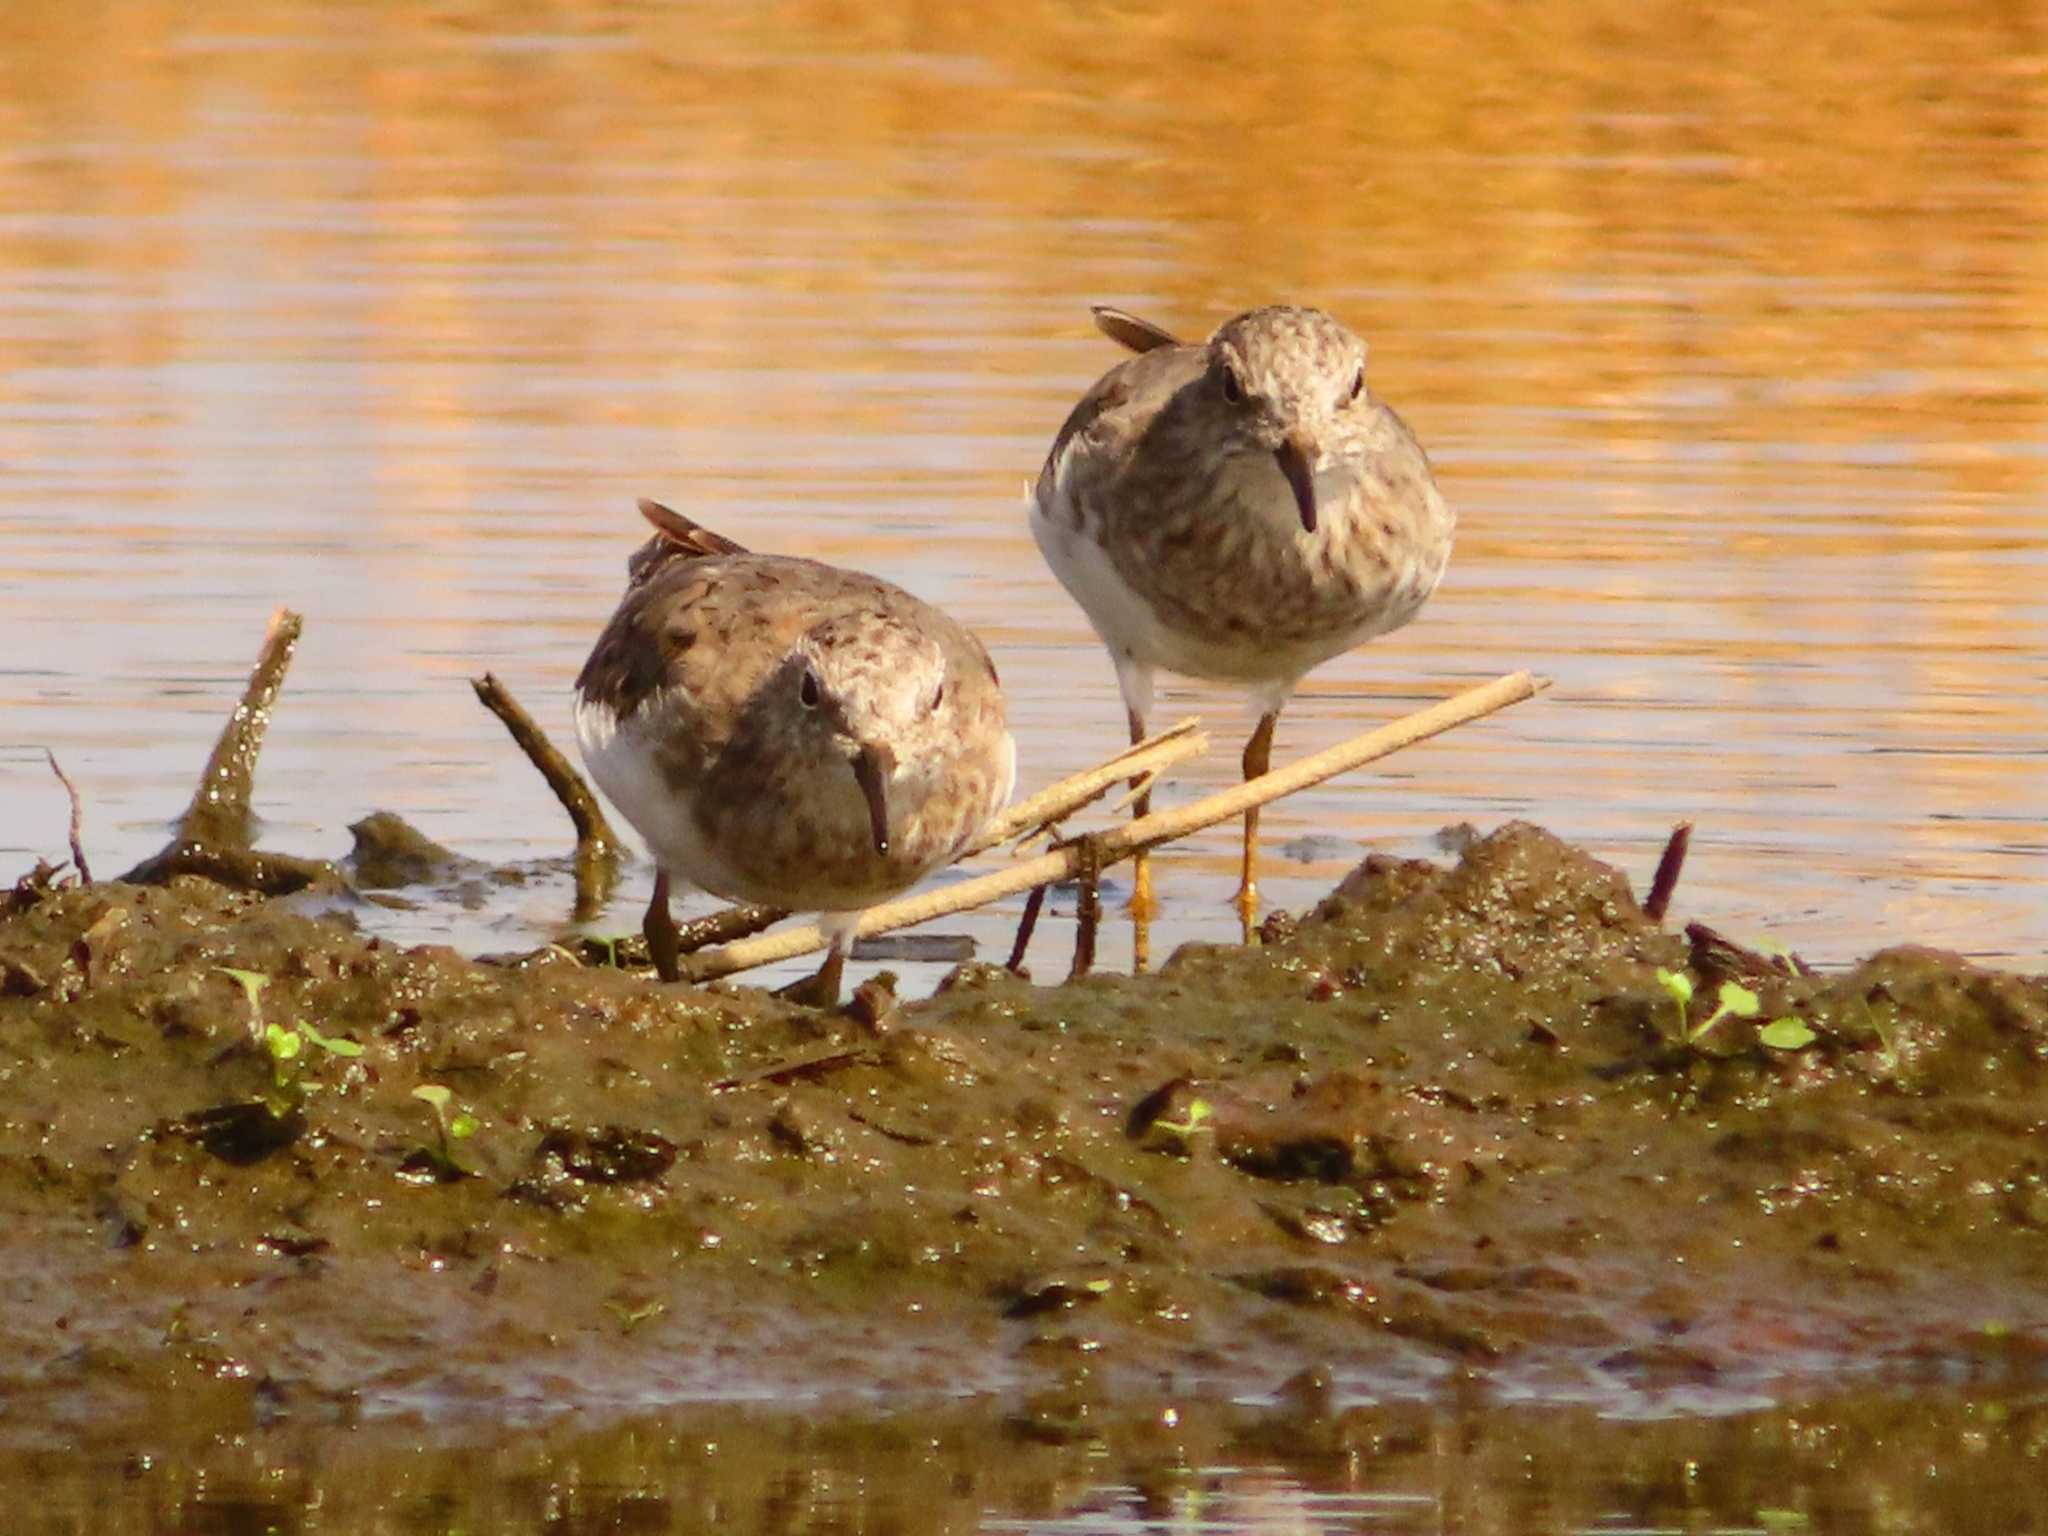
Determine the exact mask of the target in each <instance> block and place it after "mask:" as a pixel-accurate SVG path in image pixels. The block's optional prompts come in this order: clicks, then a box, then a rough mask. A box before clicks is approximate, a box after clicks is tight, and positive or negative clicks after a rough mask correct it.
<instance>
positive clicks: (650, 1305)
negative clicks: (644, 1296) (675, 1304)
mask: <svg viewBox="0 0 2048 1536" xmlns="http://www.w3.org/2000/svg"><path fill="white" fill-rule="evenodd" d="M604 1305H605V1310H606V1311H608V1312H610V1313H611V1314H612V1316H614V1317H616V1318H617V1319H618V1320H619V1332H621V1333H631V1332H632V1331H633V1330H634V1329H635V1328H638V1327H639V1326H640V1325H641V1324H642V1323H644V1322H646V1321H647V1320H648V1319H649V1318H651V1317H659V1316H661V1314H662V1313H664V1312H666V1311H667V1310H668V1303H667V1302H665V1301H650V1302H646V1303H643V1304H642V1305H640V1306H637V1307H629V1306H627V1305H626V1304H625V1303H624V1302H623V1301H607V1302H606V1303H605V1304H604Z"/></svg>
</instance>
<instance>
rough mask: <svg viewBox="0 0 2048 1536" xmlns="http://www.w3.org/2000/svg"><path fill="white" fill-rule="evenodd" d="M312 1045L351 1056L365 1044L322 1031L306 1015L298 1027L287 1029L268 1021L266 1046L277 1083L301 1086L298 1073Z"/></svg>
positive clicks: (289, 1086) (282, 1085) (265, 1028)
mask: <svg viewBox="0 0 2048 1536" xmlns="http://www.w3.org/2000/svg"><path fill="white" fill-rule="evenodd" d="M309 1045H311V1046H315V1047H317V1048H318V1049H320V1050H323V1051H325V1052H326V1053H327V1054H328V1055H330V1056H340V1057H344V1058H352V1057H356V1056H360V1055H362V1054H363V1048H362V1047H361V1046H360V1045H357V1044H356V1043H355V1041H353V1040H344V1039H341V1038H339V1037H337V1036H334V1035H323V1034H321V1033H320V1031H319V1030H317V1029H315V1028H314V1027H313V1026H312V1025H310V1024H308V1023H307V1022H306V1021H305V1020H304V1019H301V1020H299V1027H298V1028H297V1029H286V1028H285V1027H284V1026H283V1025H281V1024H268V1025H265V1026H264V1029H263V1048H264V1049H265V1050H267V1051H269V1052H270V1065H271V1071H272V1073H273V1075H274V1077H275V1080H276V1082H277V1086H278V1087H280V1088H295V1087H298V1086H300V1084H299V1074H300V1072H301V1070H302V1067H303V1063H304V1060H305V1049H306V1047H307V1046H309ZM294 1063H298V1064H299V1065H294Z"/></svg>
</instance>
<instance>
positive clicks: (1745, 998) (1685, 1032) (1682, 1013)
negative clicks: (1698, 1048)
mask: <svg viewBox="0 0 2048 1536" xmlns="http://www.w3.org/2000/svg"><path fill="white" fill-rule="evenodd" d="M1657 985H1658V986H1660V987H1662V988H1663V989H1664V991H1665V992H1666V993H1667V994H1668V995H1669V996H1670V998H1671V1006H1672V1008H1673V1009H1674V1010H1675V1012H1676V1014H1677V1021H1678V1028H1677V1029H1676V1030H1675V1031H1674V1032H1673V1033H1672V1036H1671V1038H1672V1039H1673V1040H1674V1041H1676V1042H1679V1043H1682V1044H1685V1045H1698V1044H1699V1043H1700V1041H1702V1040H1704V1039H1706V1037H1707V1033H1708V1031H1710V1030H1712V1029H1713V1027H1714V1026H1715V1025H1716V1024H1719V1023H1720V1022H1721V1021H1722V1020H1723V1019H1726V1018H1737V1019H1753V1018H1755V1017H1756V1016H1757V1013H1758V1011H1759V1010H1760V1009H1761V1008H1762V1007H1763V1004H1761V1003H1760V1002H1758V1001H1757V995H1756V994H1755V993H1754V992H1752V991H1750V990H1749V988H1747V987H1745V986H1742V985H1740V984H1739V983H1737V982H1733V981H1724V982H1722V983H1721V986H1720V990H1719V991H1717V992H1716V993H1715V994H1714V1011H1713V1012H1712V1013H1710V1014H1708V1015H1707V1016H1706V1017H1705V1018H1704V1019H1702V1020H1700V1022H1699V1023H1697V1024H1692V1023H1689V1022H1688V1019H1689V1017H1690V1014H1691V1009H1692V1000H1693V995H1694V988H1693V983H1692V977H1691V976H1689V975H1687V974H1686V973H1685V972H1684V971H1667V970H1665V969H1664V968H1663V967H1662V966H1659V967H1658V968H1657Z"/></svg>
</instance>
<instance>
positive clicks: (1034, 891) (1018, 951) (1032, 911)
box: [1003, 885, 1046, 972]
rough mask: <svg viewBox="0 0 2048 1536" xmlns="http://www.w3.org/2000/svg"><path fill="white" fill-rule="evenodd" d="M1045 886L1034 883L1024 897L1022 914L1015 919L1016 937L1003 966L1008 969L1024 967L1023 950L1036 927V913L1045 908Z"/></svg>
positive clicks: (1028, 944)
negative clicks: (1029, 892)
mask: <svg viewBox="0 0 2048 1536" xmlns="http://www.w3.org/2000/svg"><path fill="white" fill-rule="evenodd" d="M1045 892H1046V887H1045V886H1042V885H1034V886H1033V887H1032V888H1031V894H1030V895H1029V896H1027V897H1025V898H1024V915H1023V916H1022V917H1020V918H1018V919H1017V938H1016V941H1015V942H1014V943H1012V944H1011V945H1010V958H1009V959H1008V960H1007V961H1006V962H1004V966H1003V968H1004V969H1005V970H1008V971H1012V972H1015V971H1021V970H1023V969H1024V951H1025V950H1027V949H1029V948H1030V947H1031V935H1032V934H1033V933H1034V932H1036V931H1037V928H1038V914H1039V913H1040V912H1042V911H1044V910H1045Z"/></svg>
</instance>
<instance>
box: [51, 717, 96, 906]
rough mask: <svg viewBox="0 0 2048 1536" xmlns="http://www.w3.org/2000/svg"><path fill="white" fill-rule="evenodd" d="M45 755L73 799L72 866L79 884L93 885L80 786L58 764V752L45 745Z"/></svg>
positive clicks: (58, 780)
mask: <svg viewBox="0 0 2048 1536" xmlns="http://www.w3.org/2000/svg"><path fill="white" fill-rule="evenodd" d="M43 756H44V757H46V758H48V759H49V760H50V772H52V773H54V774H55V775H57V782H58V783H59V784H62V785H63V786H64V793H65V794H66V795H67V796H69V797H70V800H71V827H70V834H71V867H72V868H73V869H75V870H77V871H78V880H79V884H81V885H91V884H92V867H91V866H90V865H89V864H87V863H86V862H85V841H84V838H83V836H82V831H83V828H84V824H85V811H84V807H83V805H82V803H81V802H80V800H79V798H78V786H77V785H76V784H74V783H72V782H71V777H70V775H69V774H67V773H65V771H64V770H63V769H62V768H60V767H58V766H57V754H56V753H54V752H52V751H51V750H50V749H49V748H48V747H45V748H43Z"/></svg>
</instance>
